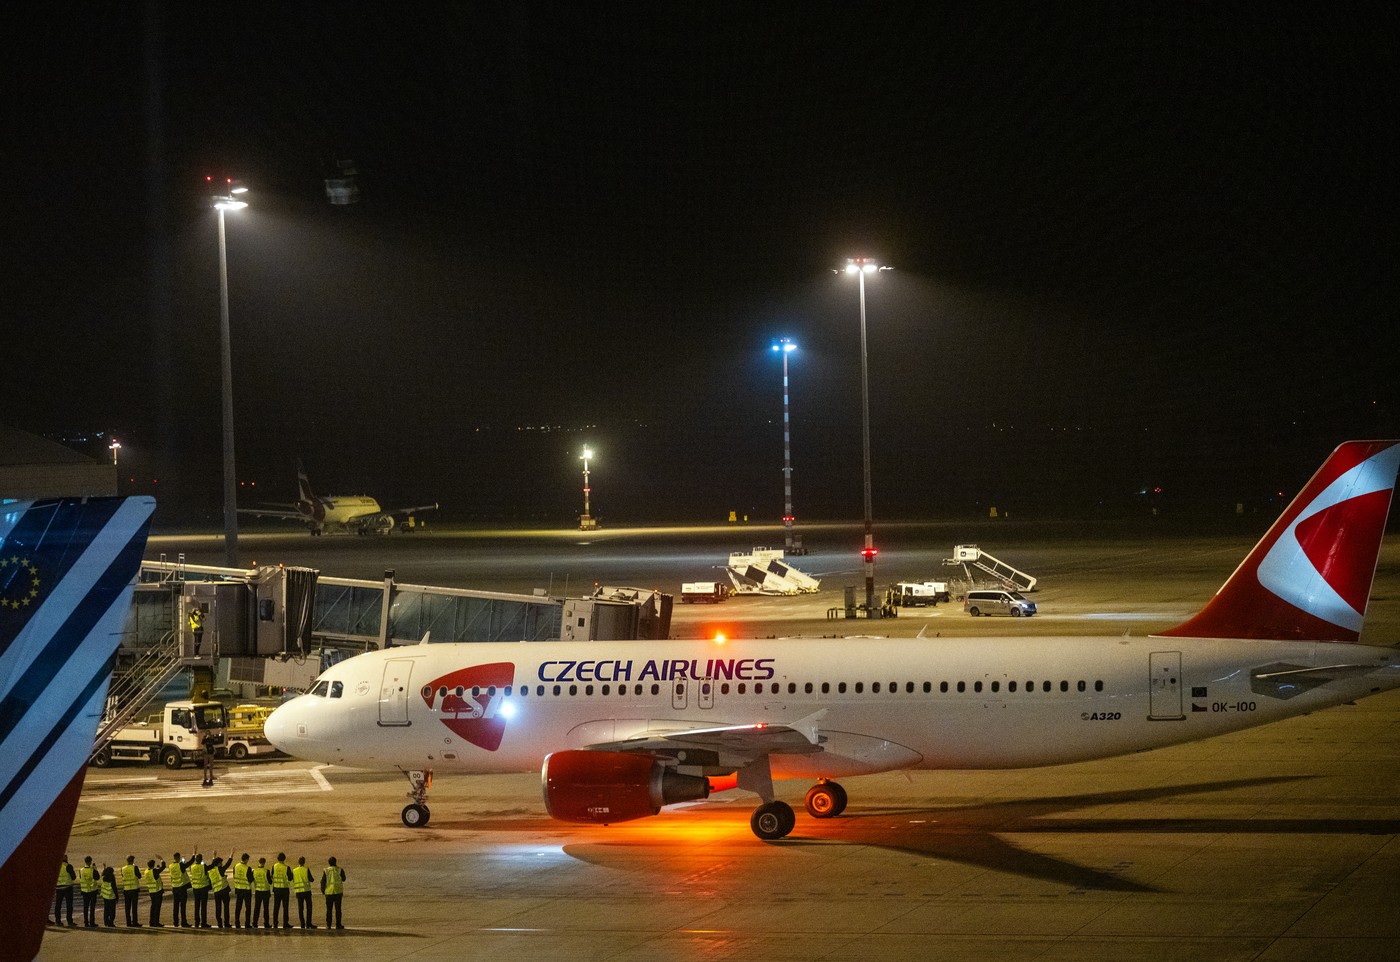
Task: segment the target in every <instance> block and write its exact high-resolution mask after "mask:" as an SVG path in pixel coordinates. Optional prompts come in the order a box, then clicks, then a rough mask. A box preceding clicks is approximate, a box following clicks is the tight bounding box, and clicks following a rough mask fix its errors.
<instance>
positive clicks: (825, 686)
mask: <svg viewBox="0 0 1400 962" xmlns="http://www.w3.org/2000/svg"><path fill="white" fill-rule="evenodd" d="M830 693H831V682H829V681H824V682H822V694H823V695H827V694H830Z"/></svg>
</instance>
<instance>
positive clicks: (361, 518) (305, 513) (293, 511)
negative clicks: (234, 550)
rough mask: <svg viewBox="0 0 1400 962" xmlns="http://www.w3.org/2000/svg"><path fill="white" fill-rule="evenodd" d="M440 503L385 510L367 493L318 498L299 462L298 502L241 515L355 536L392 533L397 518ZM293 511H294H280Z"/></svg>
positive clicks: (245, 511)
mask: <svg viewBox="0 0 1400 962" xmlns="http://www.w3.org/2000/svg"><path fill="white" fill-rule="evenodd" d="M437 507H438V506H437V503H436V502H434V503H433V504H420V505H415V506H414V507H412V508H393V509H391V510H385V509H384V508H381V507H380V506H379V502H378V501H376V500H375V499H374V498H371V497H370V496H369V495H365V494H333V495H329V496H327V497H317V496H316V495H315V494H314V493H312V491H311V482H310V481H308V480H306V469H305V468H303V467H302V464H301V459H300V458H298V459H297V500H296V501H295V502H293V503H292V504H270V505H268V506H267V507H263V508H239V509H238V513H239V514H250V515H254V516H256V517H259V518H286V519H289V520H292V521H300V522H302V523H303V524H305V525H306V526H307V528H308V529H309V530H310V531H311V534H312V535H313V536H316V535H321V534H325V532H326V531H327V530H332V531H345V532H347V533H354V534H388V533H389V532H390V531H393V530H394V526H395V523H396V522H395V518H398V517H401V516H402V517H407V516H408V515H411V514H414V513H415V512H418V511H436V510H437ZM279 509H290V510H279Z"/></svg>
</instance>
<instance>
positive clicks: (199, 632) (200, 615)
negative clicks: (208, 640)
mask: <svg viewBox="0 0 1400 962" xmlns="http://www.w3.org/2000/svg"><path fill="white" fill-rule="evenodd" d="M190 637H191V638H193V639H194V656H195V657H196V658H198V657H199V647H200V645H202V644H204V609H202V608H200V607H199V605H195V606H194V607H193V608H191V609H190Z"/></svg>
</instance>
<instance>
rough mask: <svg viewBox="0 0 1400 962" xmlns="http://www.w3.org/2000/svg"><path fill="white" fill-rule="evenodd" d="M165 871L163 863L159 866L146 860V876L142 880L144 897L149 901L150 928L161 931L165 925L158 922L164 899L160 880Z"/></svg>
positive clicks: (163, 885)
mask: <svg viewBox="0 0 1400 962" xmlns="http://www.w3.org/2000/svg"><path fill="white" fill-rule="evenodd" d="M164 871H165V862H164V860H162V861H161V863H160V864H159V865H157V864H156V860H155V859H153V858H148V859H146V874H145V875H143V876H142V878H143V879H144V880H145V882H146V895H147V896H148V897H149V898H150V900H151V928H153V929H163V928H165V923H164V922H162V921H161V920H160V903H161V901H162V900H163V899H164V898H165V879H163V878H161V874H160V873H162V872H164Z"/></svg>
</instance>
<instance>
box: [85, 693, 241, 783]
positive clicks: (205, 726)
mask: <svg viewBox="0 0 1400 962" xmlns="http://www.w3.org/2000/svg"><path fill="white" fill-rule="evenodd" d="M227 720H228V715H227V712H226V711H225V710H224V706H223V705H221V704H219V703H218V702H216V701H172V702H169V703H167V704H166V706H165V710H164V711H162V712H158V713H156V714H153V715H150V716H149V717H148V718H147V719H146V720H145V721H143V722H138V723H136V724H135V725H128V726H127V727H126V728H123V729H121V730H120V731H118V732H117V733H116V734H115V735H113V736H112V740H111V741H110V742H109V743H108V744H107V746H106V747H105V748H103V749H102V750H101V751H100V752H98V753H97V754H96V755H94V756H93V757H92V764H94V765H96V766H97V767H98V768H105V767H106V766H108V765H110V764H111V763H112V762H113V761H117V760H125V761H137V762H148V763H150V764H152V765H154V764H156V763H157V762H159V763H160V764H162V765H164V766H165V767H166V768H170V769H175V768H179V767H180V766H181V765H183V764H184V763H185V762H190V763H191V764H201V763H203V761H204V746H203V739H204V736H205V735H210V734H212V735H214V737H215V739H216V741H217V740H219V739H222V737H223V733H224V728H225V725H226V723H227Z"/></svg>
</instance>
